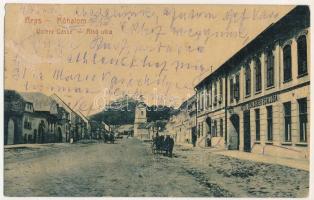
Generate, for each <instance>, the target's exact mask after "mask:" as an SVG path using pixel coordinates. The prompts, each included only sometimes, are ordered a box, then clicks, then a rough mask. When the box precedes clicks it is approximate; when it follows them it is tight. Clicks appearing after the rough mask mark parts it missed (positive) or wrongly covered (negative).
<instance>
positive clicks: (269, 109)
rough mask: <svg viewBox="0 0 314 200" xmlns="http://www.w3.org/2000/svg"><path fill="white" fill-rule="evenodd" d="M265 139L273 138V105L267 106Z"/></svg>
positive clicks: (270, 139)
mask: <svg viewBox="0 0 314 200" xmlns="http://www.w3.org/2000/svg"><path fill="white" fill-rule="evenodd" d="M266 109H267V140H268V141H272V140H273V107H272V106H267V107H266Z"/></svg>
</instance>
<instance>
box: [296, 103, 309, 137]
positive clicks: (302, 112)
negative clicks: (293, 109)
mask: <svg viewBox="0 0 314 200" xmlns="http://www.w3.org/2000/svg"><path fill="white" fill-rule="evenodd" d="M298 103H299V125H300V142H307V135H306V133H307V130H306V129H307V101H306V98H304V99H300V100H298Z"/></svg>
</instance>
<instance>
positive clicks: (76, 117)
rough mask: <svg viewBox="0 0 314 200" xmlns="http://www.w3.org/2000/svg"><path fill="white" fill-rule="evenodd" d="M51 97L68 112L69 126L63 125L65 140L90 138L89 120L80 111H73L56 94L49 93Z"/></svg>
mask: <svg viewBox="0 0 314 200" xmlns="http://www.w3.org/2000/svg"><path fill="white" fill-rule="evenodd" d="M51 98H52V99H53V100H54V101H56V102H57V103H58V105H59V106H60V107H62V108H63V109H64V110H65V111H66V112H68V113H69V115H68V120H69V122H68V123H69V126H67V127H65V129H64V131H65V141H66V142H70V138H72V139H73V141H74V142H75V141H78V140H80V139H90V138H91V137H92V136H91V135H92V132H91V130H92V129H91V127H90V122H89V120H88V119H87V118H86V117H85V116H84V115H83V114H82V113H81V112H79V111H78V112H76V111H74V110H73V109H72V108H71V107H70V106H69V105H68V104H66V103H65V102H64V101H63V100H62V99H61V98H60V97H59V96H58V95H57V94H53V95H51Z"/></svg>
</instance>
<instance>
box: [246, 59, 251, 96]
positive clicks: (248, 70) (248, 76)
mask: <svg viewBox="0 0 314 200" xmlns="http://www.w3.org/2000/svg"><path fill="white" fill-rule="evenodd" d="M250 94H251V68H250V65H249V64H247V65H246V66H245V95H250Z"/></svg>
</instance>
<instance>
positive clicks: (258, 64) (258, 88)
mask: <svg viewBox="0 0 314 200" xmlns="http://www.w3.org/2000/svg"><path fill="white" fill-rule="evenodd" d="M261 71H262V70H261V61H260V59H259V58H256V59H255V91H256V92H259V91H261V90H262V72H261Z"/></svg>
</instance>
